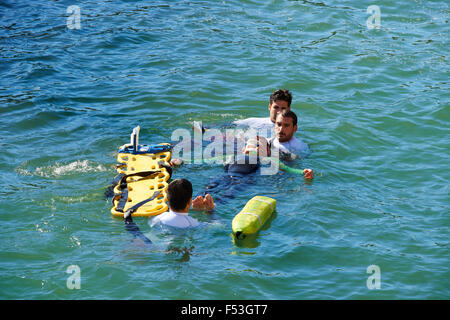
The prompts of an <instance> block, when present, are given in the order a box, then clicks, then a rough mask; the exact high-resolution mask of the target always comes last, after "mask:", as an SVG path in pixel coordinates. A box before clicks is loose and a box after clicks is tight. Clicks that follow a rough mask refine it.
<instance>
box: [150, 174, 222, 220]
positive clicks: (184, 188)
mask: <svg viewBox="0 0 450 320" xmlns="http://www.w3.org/2000/svg"><path fill="white" fill-rule="evenodd" d="M167 200H168V203H169V211H167V212H164V213H161V214H159V215H157V216H156V217H154V218H153V219H152V221H151V224H150V226H152V227H153V226H154V225H156V224H162V225H166V226H170V227H176V228H189V227H198V226H199V225H200V223H199V222H198V221H197V220H196V219H194V218H192V217H189V216H188V212H189V209H190V208H191V205H192V208H193V209H196V210H207V211H210V210H212V209H214V201H213V199H212V197H211V195H209V194H206V195H205V197H204V198H203V197H197V198H196V199H195V200H194V201H192V184H191V182H190V181H189V180H186V179H176V180H173V181H172V182H171V183H170V184H169V187H168V188H167Z"/></svg>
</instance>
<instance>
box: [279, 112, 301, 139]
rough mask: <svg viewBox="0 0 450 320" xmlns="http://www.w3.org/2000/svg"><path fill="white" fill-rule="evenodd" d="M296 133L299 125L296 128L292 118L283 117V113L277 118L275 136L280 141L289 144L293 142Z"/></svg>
mask: <svg viewBox="0 0 450 320" xmlns="http://www.w3.org/2000/svg"><path fill="white" fill-rule="evenodd" d="M296 131H297V125H295V126H294V123H293V120H292V118H290V117H283V115H282V114H281V113H280V114H279V115H278V116H277V117H276V121H275V135H276V137H277V138H278V141H280V142H287V141H289V140H291V139H292V137H293V136H294V133H295V132H296Z"/></svg>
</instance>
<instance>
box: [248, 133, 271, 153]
mask: <svg viewBox="0 0 450 320" xmlns="http://www.w3.org/2000/svg"><path fill="white" fill-rule="evenodd" d="M242 152H243V153H244V154H249V153H250V152H256V153H257V154H258V156H260V157H269V156H270V146H269V142H268V141H267V139H266V138H264V137H261V136H256V138H251V139H248V141H247V144H246V145H245V147H244V149H243V150H242Z"/></svg>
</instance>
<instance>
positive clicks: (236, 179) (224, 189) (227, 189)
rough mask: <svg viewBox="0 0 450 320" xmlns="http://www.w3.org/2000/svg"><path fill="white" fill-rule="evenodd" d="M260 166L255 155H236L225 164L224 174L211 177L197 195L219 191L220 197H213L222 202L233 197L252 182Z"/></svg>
mask: <svg viewBox="0 0 450 320" xmlns="http://www.w3.org/2000/svg"><path fill="white" fill-rule="evenodd" d="M260 166H261V163H260V161H259V158H258V157H256V156H249V155H244V154H240V155H237V156H235V157H234V159H233V161H232V162H231V163H227V164H226V165H225V167H224V171H225V172H224V174H223V175H221V176H219V177H216V178H214V179H212V180H211V181H210V182H209V183H208V184H207V185H206V187H205V190H204V191H202V192H200V193H199V194H197V196H202V197H204V196H205V195H206V194H207V193H210V194H211V193H218V192H221V195H220V197H217V198H215V199H214V201H215V202H218V203H223V202H225V201H226V200H229V199H233V198H234V197H235V195H236V193H238V192H240V191H242V190H243V189H244V188H245V187H246V186H247V185H248V184H252V183H254V181H255V178H256V177H255V175H256V172H257V171H258V169H259V168H260Z"/></svg>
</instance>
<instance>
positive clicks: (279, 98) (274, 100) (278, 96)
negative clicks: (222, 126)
mask: <svg viewBox="0 0 450 320" xmlns="http://www.w3.org/2000/svg"><path fill="white" fill-rule="evenodd" d="M291 103H292V94H291V93H290V92H289V90H287V89H278V90H275V91H274V92H273V93H272V94H271V95H270V98H269V107H268V109H269V117H268V118H248V119H243V120H237V121H234V122H233V123H234V124H236V125H238V126H248V127H250V128H252V129H255V130H260V131H263V130H267V131H268V133H269V134H268V135H271V134H272V129H273V124H274V123H275V118H276V116H277V114H278V113H279V112H282V111H285V110H288V111H289V110H291ZM264 134H266V133H265V132H262V135H264Z"/></svg>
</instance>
